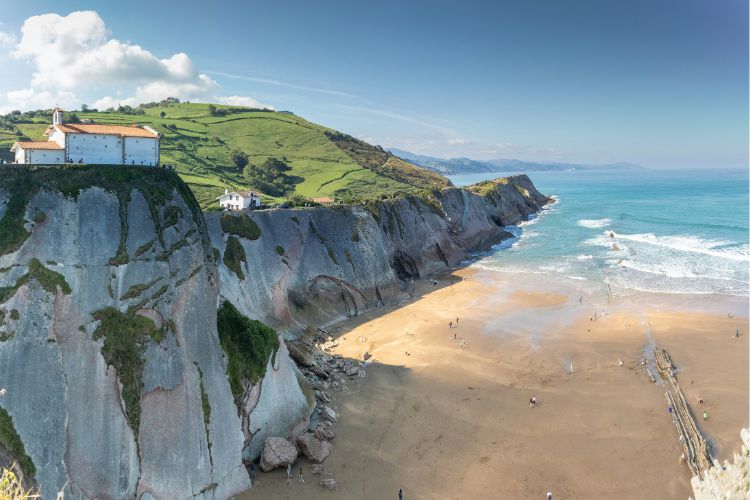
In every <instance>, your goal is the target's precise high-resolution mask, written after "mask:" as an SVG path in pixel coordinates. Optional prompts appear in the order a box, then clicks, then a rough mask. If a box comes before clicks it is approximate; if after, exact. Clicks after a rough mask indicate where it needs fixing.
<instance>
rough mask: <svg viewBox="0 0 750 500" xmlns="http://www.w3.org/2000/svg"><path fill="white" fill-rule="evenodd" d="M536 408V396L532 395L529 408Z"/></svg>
mask: <svg viewBox="0 0 750 500" xmlns="http://www.w3.org/2000/svg"><path fill="white" fill-rule="evenodd" d="M535 406H536V396H534V395H533V394H532V396H531V399H529V408H534V407H535Z"/></svg>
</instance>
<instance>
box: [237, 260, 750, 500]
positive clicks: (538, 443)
mask: <svg viewBox="0 0 750 500" xmlns="http://www.w3.org/2000/svg"><path fill="white" fill-rule="evenodd" d="M437 279H438V281H439V285H438V286H437V287H435V286H432V285H431V284H430V282H429V281H427V280H422V281H418V282H416V283H415V294H414V296H413V297H412V298H411V299H410V300H408V301H406V302H405V303H402V304H400V305H398V306H392V307H384V308H381V309H377V310H373V311H368V312H366V313H365V314H362V315H361V316H359V317H357V318H353V319H351V320H348V321H344V322H341V323H338V324H337V325H335V326H334V327H332V328H330V329H329V331H330V332H331V334H332V335H333V336H334V337H336V338H337V339H338V342H339V345H338V347H337V348H336V350H335V353H337V354H341V355H342V356H343V357H345V358H352V359H359V360H361V359H362V355H363V354H364V352H365V351H367V352H370V353H371V354H373V356H374V359H375V360H376V362H375V363H372V364H371V365H370V367H369V368H368V375H369V378H368V380H366V381H363V382H361V383H357V384H354V385H352V386H351V390H350V391H349V392H344V393H339V394H337V395H336V400H335V401H334V403H333V407H334V409H336V410H337V411H338V413H339V423H338V424H337V425H336V426H335V430H336V433H337V437H336V439H334V441H333V449H332V453H331V456H330V457H329V459H328V460H327V461H326V463H325V470H326V471H327V472H330V473H331V474H333V477H335V478H336V480H337V481H338V489H337V491H335V492H330V491H328V490H326V489H324V488H322V487H321V486H318V485H317V479H318V478H317V477H315V476H310V475H309V470H310V469H309V465H308V464H307V463H304V462H303V468H304V470H305V471H308V472H307V474H306V477H307V480H308V482H307V483H304V484H302V483H298V482H297V481H296V480H295V481H294V482H293V484H292V485H291V486H284V481H285V474H284V473H283V472H279V471H275V472H272V473H269V474H261V475H260V476H259V477H258V480H257V481H256V483H255V485H254V488H253V489H252V490H250V491H249V492H248V493H247V498H250V496H251V495H258V494H260V495H263V497H264V498H266V497H267V498H298V497H300V496H302V495H304V496H305V497H307V498H318V497H320V498H324V497H325V498H330V497H334V498H347V497H352V496H356V497H363V498H377V497H382V494H383V492H390V491H393V494H394V495H395V493H396V492H397V491H398V489H399V488H403V489H404V492H405V494H407V495H408V497H409V498H459V497H461V496H463V497H482V496H484V497H487V496H493V497H502V498H511V497H515V498H526V497H543V495H544V493H545V492H546V491H547V490H549V489H551V490H552V491H554V492H555V493H556V494H557V495H560V496H564V497H575V498H593V497H596V496H600V495H601V493H602V492H604V491H606V492H607V493H608V494H610V495H618V496H621V497H627V498H653V497H654V496H657V497H663V498H686V497H687V496H688V495H689V494H690V492H691V490H690V483H689V482H690V473H689V471H688V470H687V468H686V467H685V466H684V465H682V464H679V463H678V460H677V459H678V457H679V456H680V448H679V442H678V440H677V434H676V433H675V430H674V428H673V427H672V425H671V421H670V419H669V418H668V415H667V412H666V400H665V399H664V391H663V389H662V388H661V387H659V385H657V384H652V383H651V382H650V381H649V380H648V378H647V376H646V374H645V372H644V370H643V369H642V368H641V366H640V361H641V359H642V358H643V356H644V351H645V349H646V348H647V347H648V346H649V344H650V343H652V341H653V342H657V343H659V344H663V345H665V346H666V347H667V348H668V349H669V350H670V353H672V356H673V358H674V360H675V363H676V364H677V365H678V367H679V377H681V380H683V382H682V383H683V384H684V390H685V394H686V396H687V397H688V399H689V402H690V404H691V405H696V404H697V403H696V402H697V399H698V397H699V396H703V397H704V398H705V400H706V408H707V409H708V411H709V413H710V415H711V417H710V419H709V421H708V422H705V423H704V422H701V423H700V424H699V425H701V426H702V427H705V431H706V432H707V434H708V436H709V438H710V439H711V440H712V442H713V443H714V445H715V446H714V449H715V452H716V456H717V458H719V459H720V460H723V459H725V458H729V457H731V455H732V453H733V452H734V451H736V450H738V449H739V446H740V440H739V430H740V428H741V427H743V426H747V421H746V418H743V415H745V416H746V409H747V406H748V402H747V394H748V387H747V378H746V377H747V370H746V367H747V346H748V344H747V339H748V336H747V332H744V335H743V336H742V337H740V338H739V339H734V338H732V335H730V332H734V329H735V328H743V327H744V326H745V325H746V316H740V315H734V316H733V317H731V318H729V317H727V313H726V312H722V310H726V309H727V307H729V308H730V309H732V310H733V311H737V310H739V309H741V306H742V303H743V301H744V303H745V304H746V301H747V298H736V297H735V298H732V297H714V298H713V299H712V300H708V301H706V300H701V298H700V297H696V296H679V297H674V296H668V295H667V294H653V293H632V294H620V293H615V296H614V297H611V298H609V304H607V303H606V302H607V300H608V299H607V297H605V296H602V295H601V294H592V295H590V296H586V297H579V296H578V295H577V294H576V293H575V292H574V291H573V289H572V288H570V287H569V286H568V285H567V284H565V283H564V282H562V281H560V280H558V281H551V280H548V279H543V278H540V277H538V276H536V277H535V276H525V275H524V276H521V275H509V274H507V273H498V272H491V271H487V270H481V269H477V268H476V267H474V266H469V267H466V268H462V269H458V270H455V271H453V272H451V273H447V274H445V275H444V276H442V277H437ZM696 303H698V304H699V305H700V306H701V307H702V308H703V309H704V310H703V311H701V312H688V310H689V309H690V308H693V309H694V308H695V306H696ZM601 309H604V310H605V315H604V316H603V317H602V316H600V314H601V313H600V312H598V311H601ZM595 311H597V315H598V317H597V320H596V321H591V319H590V318H591V315H592V313H593V312H595ZM745 311H746V308H745ZM732 314H735V313H732ZM454 316H459V318H460V319H459V323H458V328H453V329H449V328H448V322H449V321H454V322H455V317H454ZM453 333H456V334H457V337H458V339H461V338H464V339H466V343H465V346H464V347H463V348H461V347H459V341H458V339H457V341H455V342H454V341H451V340H450V339H449V336H450V335H452V334H453ZM362 338H366V340H365V341H364V342H363V341H362ZM738 343H739V344H741V345H742V349H738V348H737V344H738ZM620 359H621V360H623V366H618V364H619V360H620ZM571 363H572V367H573V371H572V373H570V371H571V370H570V367H571ZM743 379H744V380H743ZM727 380H733V381H735V380H737V381H739V382H738V383H733V384H727V383H726V381H727ZM531 394H534V395H536V396H537V398H538V400H539V405H538V407H536V408H529V406H528V398H529V397H530V395H531ZM696 411H697V410H696V408H695V407H693V412H694V413H696Z"/></svg>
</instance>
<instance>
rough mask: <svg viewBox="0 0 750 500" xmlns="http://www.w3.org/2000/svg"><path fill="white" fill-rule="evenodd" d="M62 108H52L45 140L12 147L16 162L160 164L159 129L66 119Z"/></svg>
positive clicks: (17, 143)
mask: <svg viewBox="0 0 750 500" xmlns="http://www.w3.org/2000/svg"><path fill="white" fill-rule="evenodd" d="M62 117H63V111H62V110H61V109H60V108H55V109H54V110H52V125H51V126H50V127H49V128H47V131H46V132H45V134H44V135H46V136H47V139H48V140H46V141H19V142H16V143H14V144H13V147H11V149H10V150H11V151H12V152H14V153H15V154H16V156H15V162H16V163H27V164H29V163H35V164H40V163H41V164H57V163H91V164H99V165H148V166H155V165H158V164H159V133H158V132H157V131H156V130H154V129H152V128H151V127H138V126H136V125H132V126H129V127H128V126H123V125H103V124H102V125H100V124H79V123H63V120H62Z"/></svg>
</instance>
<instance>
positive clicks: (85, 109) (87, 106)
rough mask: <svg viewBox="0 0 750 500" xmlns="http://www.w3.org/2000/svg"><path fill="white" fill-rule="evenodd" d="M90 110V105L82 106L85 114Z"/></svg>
mask: <svg viewBox="0 0 750 500" xmlns="http://www.w3.org/2000/svg"><path fill="white" fill-rule="evenodd" d="M88 110H89V105H88V104H81V111H82V112H84V113H85V112H86V111H88Z"/></svg>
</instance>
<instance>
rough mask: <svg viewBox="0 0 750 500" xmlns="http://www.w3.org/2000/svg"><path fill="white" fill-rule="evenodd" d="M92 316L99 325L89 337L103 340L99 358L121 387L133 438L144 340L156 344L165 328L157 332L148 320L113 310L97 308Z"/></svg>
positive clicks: (140, 383) (136, 421)
mask: <svg viewBox="0 0 750 500" xmlns="http://www.w3.org/2000/svg"><path fill="white" fill-rule="evenodd" d="M93 316H94V319H95V320H97V321H99V325H98V326H97V327H96V330H94V333H93V335H92V337H93V339H94V340H97V339H100V338H103V339H104V344H103V345H102V356H104V360H105V361H106V362H107V365H108V366H114V367H115V370H116V371H117V378H118V379H119V380H120V384H122V389H121V394H122V400H123V403H124V406H125V415H126V416H127V418H128V422H130V427H131V428H132V429H133V432H134V434H135V436H136V439H137V436H138V428H139V426H140V419H141V389H142V388H143V363H144V362H143V350H144V349H145V340H146V338H147V337H151V338H152V339H154V341H156V342H158V341H159V340H161V339H162V338H163V336H164V333H165V332H164V329H165V328H168V327H167V326H165V327H163V328H162V329H158V328H156V325H155V324H154V322H153V321H152V320H151V319H149V318H147V317H145V316H140V315H137V314H126V313H122V312H120V311H118V310H117V309H115V308H114V307H107V308H105V309H100V310H98V311H96V312H94V314H93Z"/></svg>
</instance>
